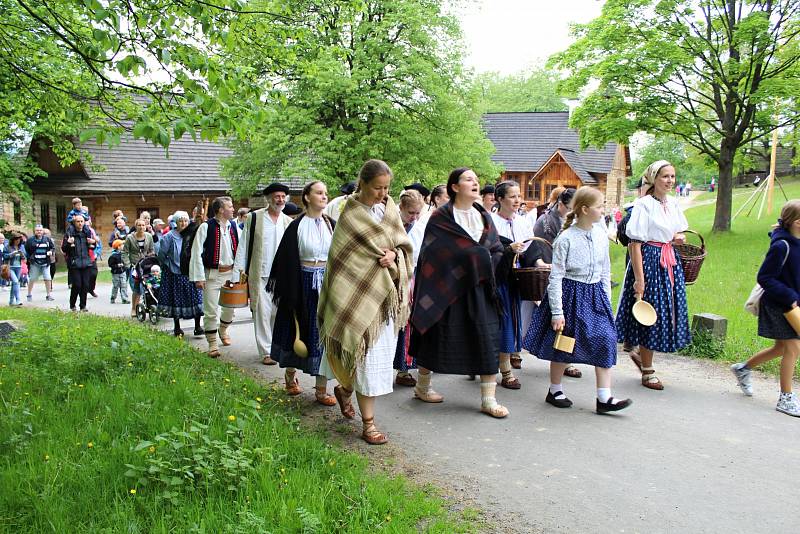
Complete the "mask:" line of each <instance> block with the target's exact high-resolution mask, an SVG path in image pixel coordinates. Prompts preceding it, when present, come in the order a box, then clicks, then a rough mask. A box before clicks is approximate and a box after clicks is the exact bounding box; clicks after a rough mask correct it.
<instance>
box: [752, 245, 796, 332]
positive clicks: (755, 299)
mask: <svg viewBox="0 0 800 534" xmlns="http://www.w3.org/2000/svg"><path fill="white" fill-rule="evenodd" d="M783 242H784V243H786V256H784V257H783V263H781V270H783V266H784V265H786V260H788V259H789V250H790V249H789V243H787V242H786V241H785V240H784V241H783ZM763 295H764V288H762V287H761V284H759V283H758V282H756V285H754V286H753V289H752V290H751V291H750V296H749V297H747V301H746V302H745V303H744V309H745V311H746V312H747V313H751V314H753V315H755V316H756V317H758V308H759V306H760V305H761V297H762V296H763Z"/></svg>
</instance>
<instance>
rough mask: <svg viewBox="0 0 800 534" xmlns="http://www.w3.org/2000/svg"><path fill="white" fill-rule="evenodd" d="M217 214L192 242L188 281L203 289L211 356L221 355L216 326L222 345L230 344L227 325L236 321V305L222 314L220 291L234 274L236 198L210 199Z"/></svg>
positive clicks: (236, 245)
mask: <svg viewBox="0 0 800 534" xmlns="http://www.w3.org/2000/svg"><path fill="white" fill-rule="evenodd" d="M210 211H211V213H213V214H214V217H212V218H210V219H208V220H207V221H206V222H204V223H203V224H201V225H200V227H199V228H198V229H197V233H196V234H195V238H194V243H192V261H191V263H190V264H189V280H191V281H192V282H194V284H195V286H197V287H198V288H200V289H202V290H203V326H204V327H205V331H206V340H207V341H208V355H209V356H211V357H212V358H217V357H219V348H218V347H217V328H219V339H220V341H222V344H223V345H225V346H227V345H230V344H231V338H230V336H229V335H228V327H230V325H231V323H232V322H233V308H222V313H221V314H220V313H219V308H220V306H219V291H220V289H221V288H222V286H223V285H225V282H227V281H229V280H230V279H231V275H232V274H233V262H234V259H235V258H236V249H237V247H238V245H239V232H238V229H237V227H236V221H235V220H233V221H231V219H233V201H232V200H231V198H230V197H217V198H215V199H214V200H213V201H212V202H211V207H210Z"/></svg>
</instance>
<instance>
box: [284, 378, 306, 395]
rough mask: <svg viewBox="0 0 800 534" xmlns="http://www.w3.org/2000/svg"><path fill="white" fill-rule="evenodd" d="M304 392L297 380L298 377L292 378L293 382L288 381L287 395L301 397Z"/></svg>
mask: <svg viewBox="0 0 800 534" xmlns="http://www.w3.org/2000/svg"><path fill="white" fill-rule="evenodd" d="M287 378H288V377H287ZM302 392H303V388H301V387H300V381H299V380H297V377H296V376H295V377H293V378H292V380H291V382H290V381H289V380H288V379H287V380H286V394H287V395H289V396H291V397H294V396H295V395H300V394H301V393H302Z"/></svg>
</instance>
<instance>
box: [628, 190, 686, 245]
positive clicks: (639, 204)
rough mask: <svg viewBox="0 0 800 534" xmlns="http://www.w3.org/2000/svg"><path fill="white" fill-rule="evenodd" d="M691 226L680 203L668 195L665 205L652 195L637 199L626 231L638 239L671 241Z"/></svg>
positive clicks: (632, 237) (629, 235)
mask: <svg viewBox="0 0 800 534" xmlns="http://www.w3.org/2000/svg"><path fill="white" fill-rule="evenodd" d="M688 228H689V222H688V221H687V220H686V217H685V216H684V215H683V211H682V210H681V208H680V206H679V205H678V199H677V198H675V197H671V196H668V197H667V201H666V203H665V204H664V205H662V204H661V202H659V201H658V200H656V198H655V197H653V196H652V195H646V196H643V197H642V198H638V199H636V201H635V202H634V203H633V212H631V218H630V220H629V221H628V226H627V227H626V229H625V233H626V234H628V237H629V238H631V239H634V240H636V241H643V242H645V243H646V242H647V241H656V242H658V243H669V242H671V241H672V238H673V237H674V236H675V234H677V233H679V232H683V231H685V230H686V229H688Z"/></svg>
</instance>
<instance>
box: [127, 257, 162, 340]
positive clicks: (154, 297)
mask: <svg viewBox="0 0 800 534" xmlns="http://www.w3.org/2000/svg"><path fill="white" fill-rule="evenodd" d="M133 279H134V281H135V282H136V283H138V284H141V287H142V298H141V300H140V301H139V304H137V305H136V318H137V319H139V321H140V322H145V321H146V320H147V317H148V315H149V316H150V323H151V324H154V325H155V324H158V319H159V317H158V296H159V288H160V286H161V266H160V265H159V263H158V258H156V257H155V256H145V257H144V258H142V259H141V260H139V261H138V262H137V263H136V266H135V267H134V273H133Z"/></svg>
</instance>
